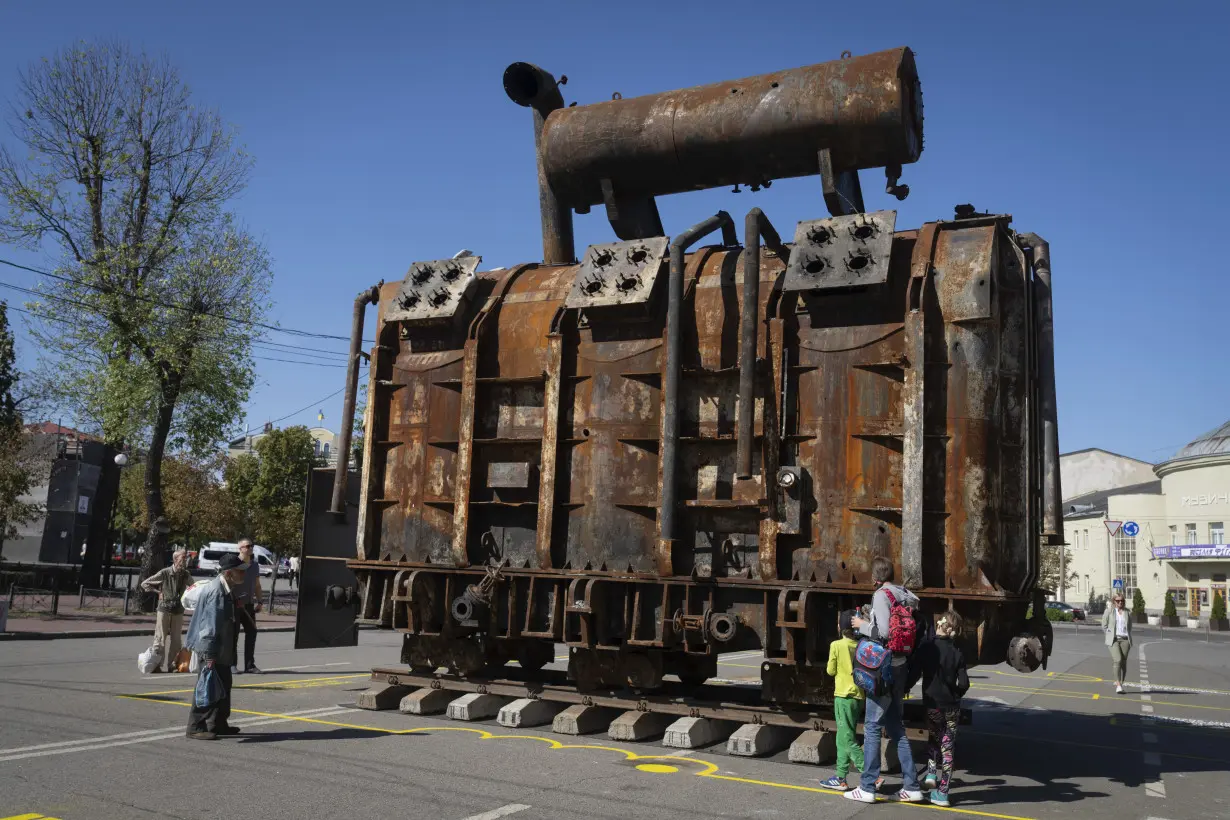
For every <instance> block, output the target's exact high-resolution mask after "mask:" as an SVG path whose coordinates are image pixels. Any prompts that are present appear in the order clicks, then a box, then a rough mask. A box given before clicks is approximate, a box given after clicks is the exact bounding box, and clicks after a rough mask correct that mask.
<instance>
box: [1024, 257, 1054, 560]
mask: <svg viewBox="0 0 1230 820" xmlns="http://www.w3.org/2000/svg"><path fill="white" fill-rule="evenodd" d="M1020 239H1021V242H1022V243H1023V244H1025V245H1026V246H1027V247H1028V248H1029V249H1030V259H1031V261H1032V264H1033V269H1034V277H1035V280H1036V281H1035V285H1034V304H1035V309H1034V316H1035V321H1036V322H1037V332H1038V382H1039V384H1038V394H1039V401H1038V403H1039V404H1040V405H1041V407H1039V412H1040V413H1041V416H1042V534H1043V535H1044V536H1046V537H1047V540H1048V543H1051V544H1054V543H1057V542H1058V541H1062V540H1063V511H1062V510H1061V505H1062V504H1063V490H1062V487H1061V486H1060V477H1059V413H1058V408H1057V406H1056V396H1055V393H1056V391H1055V316H1054V302H1053V298H1052V291H1051V246H1050V244H1049V243H1048V242H1047V241H1046V240H1045V239H1043V238H1042V237H1040V236H1038V235H1037V234H1036V233H1024V234H1021V235H1020Z"/></svg>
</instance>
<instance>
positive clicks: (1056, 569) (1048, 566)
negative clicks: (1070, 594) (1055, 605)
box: [1038, 545, 1076, 596]
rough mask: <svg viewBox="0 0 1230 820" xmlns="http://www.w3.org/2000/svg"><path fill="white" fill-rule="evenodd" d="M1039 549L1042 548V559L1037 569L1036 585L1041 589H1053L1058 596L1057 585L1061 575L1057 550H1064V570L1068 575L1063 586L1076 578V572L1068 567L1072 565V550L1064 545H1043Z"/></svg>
mask: <svg viewBox="0 0 1230 820" xmlns="http://www.w3.org/2000/svg"><path fill="white" fill-rule="evenodd" d="M1041 549H1042V561H1041V566H1040V567H1039V570H1038V586H1040V587H1041V588H1043V589H1049V590H1051V591H1053V592H1054V593H1055V594H1056V596H1058V595H1059V587H1060V575H1061V573H1060V561H1059V555H1060V553H1059V551H1060V550H1063V551H1064V559H1063V560H1064V562H1065V566H1064V570H1065V571H1066V572H1067V576H1068V578H1067V584H1065V585H1064V587H1065V588H1066V587H1068V586H1071V584H1072V582H1073V581H1074V580H1075V579H1076V573H1075V572H1072V571H1071V569H1070V568H1071V566H1072V551H1071V550H1069V549H1068V548H1067V547H1066V546H1054V547H1052V546H1047V545H1044V546H1043V547H1042V548H1041Z"/></svg>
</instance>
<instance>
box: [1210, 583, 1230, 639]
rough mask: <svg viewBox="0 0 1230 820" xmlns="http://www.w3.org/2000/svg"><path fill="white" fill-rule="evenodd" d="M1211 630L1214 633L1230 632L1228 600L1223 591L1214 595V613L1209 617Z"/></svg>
mask: <svg viewBox="0 0 1230 820" xmlns="http://www.w3.org/2000/svg"><path fill="white" fill-rule="evenodd" d="M1209 629H1211V630H1213V631H1214V632H1230V621H1228V620H1226V599H1225V598H1224V597H1222V594H1221V590H1218V591H1217V592H1214V593H1213V611H1212V613H1210V615H1209Z"/></svg>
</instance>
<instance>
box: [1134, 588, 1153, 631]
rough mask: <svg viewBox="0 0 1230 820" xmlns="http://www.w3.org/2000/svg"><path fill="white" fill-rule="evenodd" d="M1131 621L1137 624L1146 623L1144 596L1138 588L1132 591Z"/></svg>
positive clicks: (1147, 616) (1146, 614) (1147, 618)
mask: <svg viewBox="0 0 1230 820" xmlns="http://www.w3.org/2000/svg"><path fill="white" fill-rule="evenodd" d="M1132 620H1133V621H1134V622H1136V623H1138V624H1143V623H1147V622H1148V620H1149V613H1147V612H1145V594H1144V593H1143V592H1141V591H1140V587H1136V589H1134V590H1132Z"/></svg>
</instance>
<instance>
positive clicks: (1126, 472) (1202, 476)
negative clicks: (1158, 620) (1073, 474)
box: [1061, 422, 1230, 617]
mask: <svg viewBox="0 0 1230 820" xmlns="http://www.w3.org/2000/svg"><path fill="white" fill-rule="evenodd" d="M1090 452H1091V451H1081V453H1075V454H1069V455H1073V456H1086V457H1084V458H1082V459H1081V460H1080V463H1081V465H1082V467H1083V468H1088V467H1089V466H1090V464H1091V463H1092V462H1091V461H1090V460H1089V459H1088V458H1087V454H1088V453H1090ZM1096 452H1097V453H1100V454H1101V455H1100V456H1099V457H1098V459H1097V461H1099V462H1101V466H1102V468H1103V474H1102V475H1101V476H1100V477H1099V476H1097V475H1094V474H1093V473H1096V472H1097V471H1096V470H1094V469H1091V470H1087V472H1088V473H1089V474H1088V475H1085V476H1083V479H1084V481H1085V484H1083V485H1082V484H1080V483H1079V482H1077V483H1076V486H1077V487H1097V489H1095V490H1093V491H1090V492H1086V493H1084V494H1081V495H1072V494H1070V493H1068V487H1067V484H1066V483H1065V485H1064V490H1065V499H1064V533H1065V536H1066V539H1065V540H1066V541H1067V543H1068V549H1069V554H1070V555H1071V564H1070V566H1069V567H1068V568H1067V570H1068V585H1067V588H1066V589H1065V590H1064V592H1065V593H1066V594H1065V598H1066V600H1068V601H1069V602H1073V603H1079V602H1084V601H1087V600H1090V599H1091V598H1093V597H1094V596H1105V595H1108V594H1109V592H1110V590H1111V588H1112V585H1113V583H1114V580H1115V579H1121V580H1122V582H1123V586H1124V588H1125V590H1126V592H1127V594H1128V596H1131V595H1132V592H1133V590H1135V589H1137V588H1139V589H1140V591H1141V593H1142V594H1143V595H1144V597H1145V605H1146V608H1147V609H1148V610H1149V611H1150V612H1153V613H1157V612H1160V611H1161V609H1162V606H1163V601H1164V595H1165V593H1166V592H1167V591H1170V592H1172V593H1173V595H1174V599H1175V606H1176V608H1177V609H1178V610H1179V612H1180V614H1183V613H1186V614H1187V615H1188V616H1189V617H1207V616H1208V614H1209V609H1210V607H1211V604H1212V600H1213V593H1214V592H1216V591H1220V592H1221V593H1222V596H1223V597H1224V596H1225V595H1226V577H1227V575H1228V574H1230V547H1227V545H1226V522H1227V521H1230V422H1227V423H1226V424H1223V425H1222V426H1221V427H1219V428H1217V429H1216V430H1212V431H1210V432H1208V433H1206V434H1205V435H1203V436H1201V437H1200V438H1198V439H1196V440H1195V441H1193V442H1191V443H1190V444H1188V445H1187V446H1185V447H1183V448H1182V449H1181V450H1179V452H1177V453H1176V454H1175V455H1174V457H1173V458H1171V459H1169V460H1167V461H1164V462H1162V463H1161V464H1158V465H1155V466H1153V467H1152V473H1153V474H1154V476H1155V478H1154V480H1152V481H1142V482H1135V483H1130V484H1122V483H1121V482H1124V481H1134V480H1135V479H1137V478H1140V477H1141V472H1140V467H1139V465H1141V464H1142V463H1143V462H1140V461H1138V460H1136V459H1129V458H1127V457H1125V456H1118V455H1115V454H1114V453H1107V452H1106V451H1096ZM1067 458H1069V456H1068V455H1065V456H1062V457H1061V466H1062V465H1063V462H1064V459H1067ZM1063 477H1064V480H1065V481H1066V478H1067V475H1066V473H1064V474H1063ZM1115 484H1119V486H1113V485H1115ZM1108 485H1109V486H1108Z"/></svg>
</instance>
